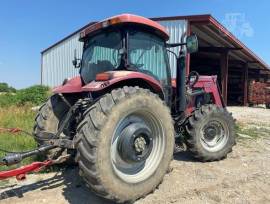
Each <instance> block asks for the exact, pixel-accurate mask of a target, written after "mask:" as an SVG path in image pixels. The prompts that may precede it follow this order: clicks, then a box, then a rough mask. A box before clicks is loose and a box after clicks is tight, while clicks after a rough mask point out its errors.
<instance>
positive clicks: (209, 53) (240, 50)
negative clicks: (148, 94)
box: [41, 15, 270, 105]
mask: <svg viewBox="0 0 270 204" xmlns="http://www.w3.org/2000/svg"><path fill="white" fill-rule="evenodd" d="M152 20H154V21H157V22H158V23H160V24H162V25H163V26H165V27H166V29H167V30H168V32H169V34H170V40H169V42H171V43H176V42H181V37H182V36H185V35H189V34H191V33H195V34H196V35H197V36H198V39H199V52H197V53H195V54H191V55H188V56H187V69H188V71H192V70H196V71H198V72H199V73H200V74H202V75H203V74H205V75H218V79H219V82H220V87H221V91H222V95H223V98H224V101H225V102H226V103H227V104H228V105H247V103H248V82H249V81H250V80H257V81H267V80H269V78H270V68H269V66H268V65H267V64H266V63H265V62H264V61H263V60H262V59H260V58H259V57H258V56H257V55H255V54H254V53H253V52H252V51H251V50H250V49H248V48H247V47H246V46H245V45H244V44H243V43H241V42H240V41H239V40H238V39H237V38H236V37H235V36H233V35H232V34H231V33H230V32H229V31H228V30H226V28H225V27H224V26H222V25H221V24H220V23H219V22H218V21H217V20H216V19H215V18H213V17H212V16H211V15H195V16H173V17H160V18H152ZM93 23H94V22H91V23H89V24H88V25H86V26H84V27H83V28H81V29H79V30H77V31H75V32H74V33H72V34H71V35H69V36H67V37H66V38H64V39H62V40H61V41H59V42H57V43H55V44H54V45H52V46H50V47H49V48H47V49H45V50H43V51H42V52H41V84H43V85H48V86H50V87H53V86H56V85H59V84H61V83H62V81H63V80H64V79H65V78H69V77H73V76H76V75H78V69H75V68H74V67H73V65H72V59H73V57H74V50H75V49H76V50H77V54H78V55H79V56H81V54H82V43H81V42H79V41H78V39H79V35H80V31H82V30H83V29H84V28H86V27H88V26H89V25H91V24H93ZM174 49H177V48H174ZM175 51H176V50H175ZM169 58H170V64H171V68H172V74H173V76H175V73H176V70H175V69H176V61H175V59H174V57H173V56H172V55H169Z"/></svg>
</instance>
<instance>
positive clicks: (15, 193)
mask: <svg viewBox="0 0 270 204" xmlns="http://www.w3.org/2000/svg"><path fill="white" fill-rule="evenodd" d="M59 187H60V188H62V195H63V196H64V198H65V200H66V201H67V203H70V204H77V203H80V204H88V203H89V204H93V203H95V204H114V203H113V202H111V201H108V200H105V199H103V198H100V197H98V196H96V195H95V194H94V193H92V192H91V191H90V190H89V189H88V188H87V187H86V186H85V182H84V181H83V180H82V179H81V177H80V176H79V175H78V167H67V168H65V169H64V170H62V171H61V172H59V173H56V174H55V176H53V177H50V178H48V179H44V180H41V181H37V182H34V183H31V184H26V185H23V186H19V187H16V186H14V187H12V188H11V189H7V190H5V191H1V193H0V202H1V201H3V200H5V199H8V198H12V197H17V198H23V197H24V194H25V193H28V192H30V191H34V190H40V191H46V190H49V189H56V188H59ZM44 196H46V194H45V193H44Z"/></svg>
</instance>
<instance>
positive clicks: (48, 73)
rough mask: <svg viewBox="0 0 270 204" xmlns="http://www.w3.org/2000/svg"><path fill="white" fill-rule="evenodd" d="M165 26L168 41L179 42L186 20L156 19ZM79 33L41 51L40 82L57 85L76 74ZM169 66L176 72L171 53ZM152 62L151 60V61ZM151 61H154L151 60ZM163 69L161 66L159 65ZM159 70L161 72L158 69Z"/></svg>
mask: <svg viewBox="0 0 270 204" xmlns="http://www.w3.org/2000/svg"><path fill="white" fill-rule="evenodd" d="M158 23H160V24H161V25H163V26H164V27H166V29H167V30H168V32H169V34H170V40H169V42H170V43H177V42H181V37H182V34H183V33H186V30H187V21H186V20H169V21H158ZM78 39H79V33H78V34H75V35H73V36H71V37H70V38H68V39H67V40H65V41H63V42H62V43H60V44H58V45H57V46H55V47H53V48H51V49H49V50H47V51H46V52H44V53H42V56H41V57H42V59H41V60H42V74H41V75H42V84H43V85H47V86H50V87H53V86H57V85H59V84H61V83H62V81H63V80H64V79H65V78H68V77H74V76H76V75H78V69H74V67H73V65H72V60H73V58H74V50H75V49H76V50H77V56H78V57H80V56H81V55H82V46H83V44H82V43H81V42H79V41H78ZM172 51H174V52H175V53H178V52H179V48H173V49H172ZM169 60H170V67H171V69H172V76H175V74H176V60H175V57H174V56H173V55H172V54H169ZM151 62H152V61H151ZM153 63H155V62H154V61H153ZM161 69H163V67H161ZM160 72H162V71H161V70H160Z"/></svg>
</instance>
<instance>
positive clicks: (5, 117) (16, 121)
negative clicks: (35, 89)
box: [0, 106, 36, 170]
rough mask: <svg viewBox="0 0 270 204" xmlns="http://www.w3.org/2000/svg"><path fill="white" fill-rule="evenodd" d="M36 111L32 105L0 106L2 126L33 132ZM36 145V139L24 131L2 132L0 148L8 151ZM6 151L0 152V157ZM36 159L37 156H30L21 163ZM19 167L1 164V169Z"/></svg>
mask: <svg viewBox="0 0 270 204" xmlns="http://www.w3.org/2000/svg"><path fill="white" fill-rule="evenodd" d="M35 114H36V113H35V112H34V111H32V110H31V108H30V106H22V107H15V106H10V107H5V108H3V107H0V127H3V128H14V127H17V128H21V129H23V130H26V131H28V132H30V133H31V132H32V128H33V125H34V118H35ZM35 147H36V142H35V140H34V139H33V138H32V137H31V136H28V135H26V134H24V133H16V134H11V133H6V132H0V148H1V149H5V150H8V151H27V150H30V149H33V148H35ZM4 155H5V153H3V152H0V157H3V156H4ZM34 160H36V158H35V157H30V158H27V159H25V160H23V162H22V163H21V164H20V165H25V164H29V163H31V162H33V161H34ZM14 167H18V166H17V165H13V166H10V167H4V166H1V167H0V170H6V169H10V168H14Z"/></svg>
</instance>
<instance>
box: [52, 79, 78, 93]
mask: <svg viewBox="0 0 270 204" xmlns="http://www.w3.org/2000/svg"><path fill="white" fill-rule="evenodd" d="M80 92H83V90H82V80H81V77H80V76H77V77H74V78H72V79H70V80H68V81H66V82H65V83H63V85H60V86H57V87H55V88H54V89H53V93H80Z"/></svg>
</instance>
